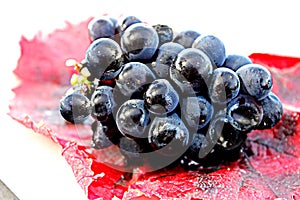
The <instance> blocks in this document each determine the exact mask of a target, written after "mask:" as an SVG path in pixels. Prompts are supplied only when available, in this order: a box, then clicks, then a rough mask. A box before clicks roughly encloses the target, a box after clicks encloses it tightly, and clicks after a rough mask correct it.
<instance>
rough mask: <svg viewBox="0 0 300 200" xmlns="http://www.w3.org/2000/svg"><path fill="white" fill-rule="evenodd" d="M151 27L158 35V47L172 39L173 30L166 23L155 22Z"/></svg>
mask: <svg viewBox="0 0 300 200" xmlns="http://www.w3.org/2000/svg"><path fill="white" fill-rule="evenodd" d="M152 27H153V28H154V29H155V31H156V33H157V35H158V39H159V43H158V47H160V46H161V45H163V44H165V43H167V42H171V41H172V40H173V30H172V28H170V27H169V26H168V25H164V24H156V25H153V26H152Z"/></svg>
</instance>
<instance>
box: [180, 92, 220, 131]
mask: <svg viewBox="0 0 300 200" xmlns="http://www.w3.org/2000/svg"><path fill="white" fill-rule="evenodd" d="M213 113H214V107H213V106H212V105H211V104H210V103H209V102H208V101H207V100H206V99H205V98H204V97H202V96H197V97H196V96H194V97H187V98H184V99H183V103H182V115H183V119H184V120H185V121H186V122H187V124H188V125H189V126H190V127H191V128H195V130H199V129H201V128H203V127H205V126H206V125H207V124H208V123H209V122H210V120H211V118H212V116H213Z"/></svg>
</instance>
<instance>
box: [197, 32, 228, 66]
mask: <svg viewBox="0 0 300 200" xmlns="http://www.w3.org/2000/svg"><path fill="white" fill-rule="evenodd" d="M192 47H193V48H197V49H200V50H202V51H204V52H205V53H206V54H207V55H208V56H209V57H210V58H211V59H212V61H213V62H214V63H215V64H216V65H217V66H222V65H223V63H224V61H225V59H226V50H225V46H224V44H223V42H222V41H221V40H220V39H219V38H217V37H216V36H214V35H204V36H199V37H197V38H196V39H195V41H194V43H193V45H192Z"/></svg>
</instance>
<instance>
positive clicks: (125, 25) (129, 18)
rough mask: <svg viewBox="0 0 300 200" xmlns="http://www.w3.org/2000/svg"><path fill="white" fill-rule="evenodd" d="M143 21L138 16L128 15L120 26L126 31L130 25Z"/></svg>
mask: <svg viewBox="0 0 300 200" xmlns="http://www.w3.org/2000/svg"><path fill="white" fill-rule="evenodd" d="M141 22H142V21H141V20H140V19H139V18H137V17H136V16H131V15H130V16H126V17H125V18H124V19H123V20H122V22H121V24H120V27H121V31H122V32H124V31H125V30H126V29H127V28H128V27H129V26H131V25H133V24H136V23H141Z"/></svg>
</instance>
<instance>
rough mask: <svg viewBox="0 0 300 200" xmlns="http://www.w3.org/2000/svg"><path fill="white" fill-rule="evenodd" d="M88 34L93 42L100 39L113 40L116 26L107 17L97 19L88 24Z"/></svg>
mask: <svg viewBox="0 0 300 200" xmlns="http://www.w3.org/2000/svg"><path fill="white" fill-rule="evenodd" d="M88 32H89V36H90V39H91V41H94V40H96V39H99V38H113V37H114V35H115V26H114V23H113V22H112V21H111V19H110V18H109V17H107V16H100V17H95V18H93V19H92V20H91V21H90V22H89V24H88Z"/></svg>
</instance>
